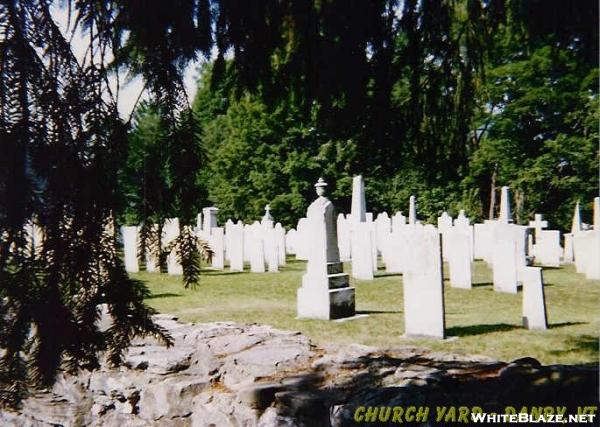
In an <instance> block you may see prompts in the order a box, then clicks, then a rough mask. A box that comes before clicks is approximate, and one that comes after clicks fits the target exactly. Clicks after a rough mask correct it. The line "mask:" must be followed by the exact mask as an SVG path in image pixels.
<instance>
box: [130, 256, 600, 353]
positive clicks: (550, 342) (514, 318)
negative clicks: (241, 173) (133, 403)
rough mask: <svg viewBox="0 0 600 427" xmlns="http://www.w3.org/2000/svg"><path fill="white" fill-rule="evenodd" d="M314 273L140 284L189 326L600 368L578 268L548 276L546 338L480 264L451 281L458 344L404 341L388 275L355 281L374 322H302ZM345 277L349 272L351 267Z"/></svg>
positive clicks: (286, 271) (591, 305)
mask: <svg viewBox="0 0 600 427" xmlns="http://www.w3.org/2000/svg"><path fill="white" fill-rule="evenodd" d="M304 268H305V263H304V262H301V261H295V260H293V259H288V264H287V266H286V267H283V268H282V269H281V271H280V272H279V273H262V274H259V273H248V272H244V273H231V272H229V271H227V270H225V271H206V272H205V273H204V274H203V275H202V276H201V279H200V284H199V285H198V286H197V288H196V289H195V290H187V289H184V288H183V285H182V283H181V279H180V278H179V277H173V276H168V275H167V274H160V275H158V274H149V273H145V272H142V273H139V274H134V275H132V276H133V277H134V278H137V279H141V280H144V281H145V282H146V283H147V285H148V288H149V290H150V292H151V296H150V297H149V298H148V299H147V300H146V302H147V303H148V304H149V305H150V306H152V307H154V308H155V309H157V310H158V311H159V312H161V313H169V314H174V315H176V316H178V317H179V319H180V320H182V321H188V322H215V321H235V322H245V323H254V322H256V323H265V324H269V325H273V326H275V327H277V328H280V329H285V330H297V331H301V332H302V333H304V334H305V335H307V336H309V337H310V338H311V339H312V340H313V342H315V343H316V344H319V345H327V344H331V343H340V344H342V343H344V344H348V343H359V344H364V345H373V346H378V347H382V348H389V347H395V346H396V347H397V346H406V345H415V346H422V347H426V348H429V349H431V350H434V351H444V352H455V353H462V354H481V355H486V356H490V357H493V358H497V359H500V360H505V361H510V360H513V359H516V358H519V357H523V356H532V357H535V358H536V359H538V360H540V361H541V362H542V363H544V364H557V363H565V364H582V363H598V344H599V341H598V331H600V310H599V307H600V281H593V280H586V279H585V276H584V275H582V274H577V273H575V270H574V267H573V266H565V267H561V268H545V269H544V281H545V284H546V286H545V293H546V305H547V315H548V323H549V329H548V330H546V331H529V330H526V329H523V328H522V327H521V303H522V294H521V291H519V294H518V295H510V294H501V293H497V292H494V291H493V290H492V284H491V270H490V269H489V268H488V267H487V266H486V265H485V263H484V262H482V261H478V262H476V263H475V264H474V273H473V274H474V276H473V283H474V286H473V289H472V290H470V291H469V290H461V289H453V288H450V286H449V285H448V282H447V280H445V283H444V292H445V305H446V331H447V335H448V336H454V337H458V339H456V340H445V341H430V340H407V339H404V338H402V337H401V335H402V334H403V332H404V320H403V300H402V276H401V275H387V274H386V273H385V272H381V271H380V272H379V273H378V275H377V276H376V277H375V280H373V281H372V282H368V281H360V280H354V279H350V280H351V286H355V287H356V302H357V303H356V310H357V313H358V314H368V317H364V318H359V319H355V320H350V321H346V322H332V321H318V320H298V319H296V289H297V288H298V287H299V286H300V282H301V277H302V274H303V273H304ZM344 269H345V271H349V270H350V266H349V265H345V266H344ZM446 275H447V272H446Z"/></svg>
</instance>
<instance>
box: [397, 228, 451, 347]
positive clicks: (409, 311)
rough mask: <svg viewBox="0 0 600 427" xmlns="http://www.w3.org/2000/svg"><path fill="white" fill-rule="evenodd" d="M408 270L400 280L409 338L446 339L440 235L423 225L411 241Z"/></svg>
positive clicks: (405, 325) (406, 333)
mask: <svg viewBox="0 0 600 427" xmlns="http://www.w3.org/2000/svg"><path fill="white" fill-rule="evenodd" d="M410 240H411V241H410V248H411V250H410V252H409V262H408V265H409V267H408V268H407V269H406V271H405V273H404V277H403V285H404V327H405V335H406V336H408V337H411V336H416V337H421V336H423V337H431V338H440V339H443V338H444V337H445V321H444V286H443V281H442V280H443V279H442V277H443V276H442V254H441V245H440V235H439V234H438V231H437V230H436V229H435V227H433V226H425V227H424V228H423V229H422V230H419V231H416V232H415V233H413V234H412V238H411V239H410Z"/></svg>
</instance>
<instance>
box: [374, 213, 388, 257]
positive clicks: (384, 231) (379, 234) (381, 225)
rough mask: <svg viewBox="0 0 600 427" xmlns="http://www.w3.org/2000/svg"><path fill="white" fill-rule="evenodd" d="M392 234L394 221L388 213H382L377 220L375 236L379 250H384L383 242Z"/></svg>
mask: <svg viewBox="0 0 600 427" xmlns="http://www.w3.org/2000/svg"><path fill="white" fill-rule="evenodd" d="M391 232H392V220H391V219H390V217H389V216H388V214H387V212H382V213H380V214H379V215H377V219H375V234H376V242H377V250H379V251H381V250H382V248H383V242H384V241H385V239H387V237H388V236H389V235H390V233H391Z"/></svg>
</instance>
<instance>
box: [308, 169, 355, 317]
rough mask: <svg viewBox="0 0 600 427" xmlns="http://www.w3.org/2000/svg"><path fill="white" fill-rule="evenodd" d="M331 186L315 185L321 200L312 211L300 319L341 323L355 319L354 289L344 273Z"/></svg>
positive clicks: (314, 205)
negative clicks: (327, 188) (327, 192)
mask: <svg viewBox="0 0 600 427" xmlns="http://www.w3.org/2000/svg"><path fill="white" fill-rule="evenodd" d="M326 185H327V183H325V182H324V181H323V179H322V178H319V181H318V182H317V183H316V184H315V188H316V190H317V195H318V196H319V197H318V198H317V199H316V200H315V201H314V202H312V203H311V205H310V206H309V208H308V211H307V219H308V222H309V224H308V227H309V230H310V237H311V238H310V243H311V244H310V251H309V258H308V263H307V265H306V273H305V274H304V276H303V277H302V286H301V287H300V288H299V289H298V295H297V298H298V299H297V301H298V317H299V318H310V319H325V320H328V319H338V318H343V317H351V316H354V313H355V308H354V307H355V302H354V288H351V287H350V286H349V280H348V275H347V274H345V273H343V265H342V263H341V262H340V254H339V250H338V246H337V235H336V234H337V233H336V223H335V209H334V207H333V204H332V203H331V202H330V201H329V199H327V198H326V197H325V186H326Z"/></svg>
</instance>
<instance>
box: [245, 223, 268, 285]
mask: <svg viewBox="0 0 600 427" xmlns="http://www.w3.org/2000/svg"><path fill="white" fill-rule="evenodd" d="M248 240H249V241H248V251H249V252H250V254H249V257H250V271H251V272H253V273H264V272H265V249H264V242H263V230H262V226H261V225H260V223H258V222H254V223H253V224H252V225H251V226H250V232H249V233H248Z"/></svg>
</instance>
